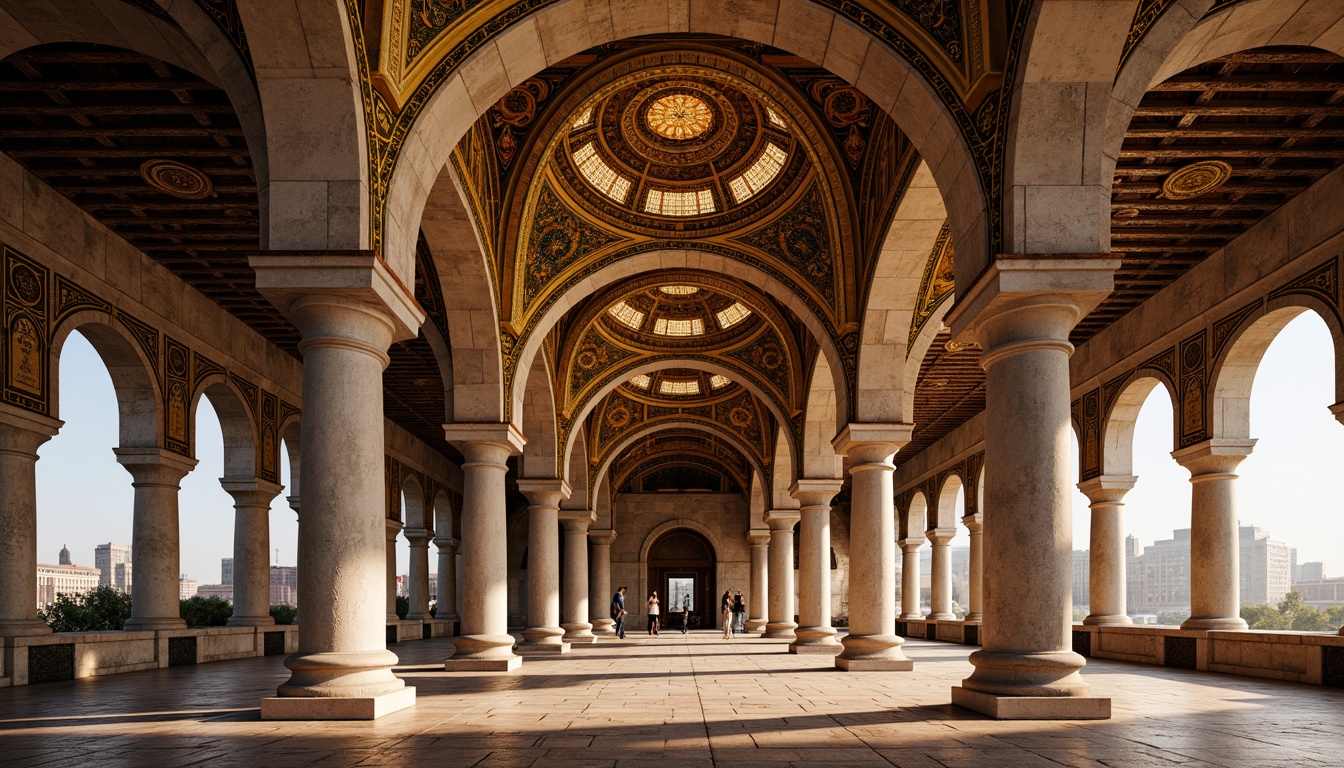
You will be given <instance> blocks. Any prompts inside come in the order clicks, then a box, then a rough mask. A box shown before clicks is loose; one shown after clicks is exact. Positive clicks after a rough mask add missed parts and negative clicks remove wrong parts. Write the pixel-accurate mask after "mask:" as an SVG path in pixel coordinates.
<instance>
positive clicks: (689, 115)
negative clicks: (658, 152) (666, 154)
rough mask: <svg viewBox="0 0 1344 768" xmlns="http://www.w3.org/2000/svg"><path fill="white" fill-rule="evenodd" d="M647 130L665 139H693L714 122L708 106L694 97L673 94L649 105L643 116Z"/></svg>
mask: <svg viewBox="0 0 1344 768" xmlns="http://www.w3.org/2000/svg"><path fill="white" fill-rule="evenodd" d="M645 119H646V120H647V121H648V123H649V129H650V130H652V131H653V132H654V133H656V134H658V135H659V136H662V137H663V138H665V139H672V140H673V141H686V140H687V139H694V138H696V137H697V136H699V135H700V134H702V133H704V132H705V131H707V130H709V126H710V125H711V124H712V123H713V122H714V113H713V112H712V111H710V109H709V105H708V104H706V103H705V102H703V101H701V100H700V99H697V98H696V97H694V96H691V95H689V94H685V93H674V94H672V95H670V96H664V97H662V98H661V99H658V100H657V101H655V102H653V104H650V105H649V111H648V113H647V114H646V116H645Z"/></svg>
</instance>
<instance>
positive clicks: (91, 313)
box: [47, 310, 164, 448]
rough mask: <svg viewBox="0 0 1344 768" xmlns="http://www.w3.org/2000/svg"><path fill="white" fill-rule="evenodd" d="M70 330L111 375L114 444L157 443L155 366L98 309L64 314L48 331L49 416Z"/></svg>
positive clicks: (56, 404) (55, 409)
mask: <svg viewBox="0 0 1344 768" xmlns="http://www.w3.org/2000/svg"><path fill="white" fill-rule="evenodd" d="M74 331H79V333H80V335H82V336H83V337H84V338H85V339H87V340H88V341H89V344H90V345H92V346H93V349H94V351H95V352H97V353H98V357H99V358H100V359H101V360H102V361H103V366H104V367H106V368H107V372H108V374H109V375H110V376H111V378H112V388H113V390H114V391H115V392H116V395H117V410H118V417H119V419H118V434H119V437H120V442H121V445H120V446H119V447H121V448H158V447H160V445H161V443H162V434H163V430H162V424H163V418H164V414H163V398H162V391H161V390H160V388H159V383H158V376H157V374H156V373H155V366H154V364H153V362H151V361H150V359H149V358H148V357H147V356H146V355H145V352H144V350H143V349H141V347H140V345H139V344H138V343H136V341H135V339H134V337H132V336H131V334H130V332H129V331H128V330H127V329H126V328H125V326H123V325H122V323H121V322H119V321H118V320H117V319H116V318H114V317H112V316H111V315H108V314H106V313H104V312H100V311H97V310H86V311H81V312H76V313H74V314H72V315H70V316H69V317H66V318H65V319H64V320H62V321H61V323H60V324H59V325H57V327H56V330H55V332H54V333H53V334H52V341H51V349H50V352H49V358H48V361H47V365H48V368H47V370H48V373H49V377H48V381H49V382H50V387H49V391H50V398H51V399H50V407H51V415H52V417H53V418H60V413H59V411H60V401H61V400H60V380H61V377H60V363H61V350H62V349H63V348H64V346H65V342H66V340H67V339H68V338H69V337H70V334H71V333H72V332H74Z"/></svg>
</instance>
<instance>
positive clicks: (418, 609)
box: [406, 528, 434, 621]
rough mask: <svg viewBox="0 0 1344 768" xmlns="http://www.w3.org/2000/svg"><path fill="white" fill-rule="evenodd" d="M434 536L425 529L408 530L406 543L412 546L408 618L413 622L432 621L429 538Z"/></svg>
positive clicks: (407, 587)
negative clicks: (430, 613)
mask: <svg viewBox="0 0 1344 768" xmlns="http://www.w3.org/2000/svg"><path fill="white" fill-rule="evenodd" d="M431 535H433V534H432V533H431V532H430V531H428V530H426V529H424V528H407V529H406V541H408V542H410V544H411V561H410V563H409V564H408V567H407V569H406V570H407V574H406V578H407V580H408V581H409V582H410V583H409V584H407V585H406V596H407V598H408V599H409V600H410V604H411V607H410V610H409V611H407V612H406V618H407V619H409V620H411V621H430V620H432V619H433V618H434V617H433V616H431V615H429V538H430V536H431Z"/></svg>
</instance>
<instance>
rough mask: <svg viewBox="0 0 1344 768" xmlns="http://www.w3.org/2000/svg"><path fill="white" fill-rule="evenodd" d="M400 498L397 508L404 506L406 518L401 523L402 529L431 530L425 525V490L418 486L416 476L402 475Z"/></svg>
mask: <svg viewBox="0 0 1344 768" xmlns="http://www.w3.org/2000/svg"><path fill="white" fill-rule="evenodd" d="M400 496H401V498H400V499H399V500H398V501H399V502H400V504H398V505H397V506H398V507H401V506H403V505H404V506H405V510H406V517H405V519H403V520H402V521H401V522H402V523H403V527H404V528H431V527H432V526H428V525H425V522H426V520H425V489H424V488H422V487H421V486H420V479H419V476H418V475H417V474H414V473H403V474H402V476H401V494H400Z"/></svg>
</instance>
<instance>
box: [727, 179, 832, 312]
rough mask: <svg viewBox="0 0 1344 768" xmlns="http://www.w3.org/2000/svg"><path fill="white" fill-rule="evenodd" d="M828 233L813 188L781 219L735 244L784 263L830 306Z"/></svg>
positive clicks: (817, 195)
mask: <svg viewBox="0 0 1344 768" xmlns="http://www.w3.org/2000/svg"><path fill="white" fill-rule="evenodd" d="M829 230H830V228H829V226H828V224H827V220H826V212H825V210H824V208H823V203H822V195H821V190H820V189H818V188H817V186H816V185H813V186H811V187H809V188H808V190H807V192H805V193H804V194H803V196H802V197H801V198H800V199H799V200H798V201H797V202H796V203H794V204H793V206H792V207H791V208H789V209H788V210H787V211H786V212H785V213H784V214H783V215H782V216H780V217H779V218H777V219H775V220H774V221H772V222H771V223H770V224H767V225H766V226H764V227H762V228H760V229H757V230H755V231H753V232H749V233H747V234H746V235H743V236H742V237H740V238H737V239H736V242H738V243H742V244H743V245H749V246H751V247H753V248H755V249H756V250H758V251H761V252H763V253H765V254H767V255H769V256H773V257H774V258H776V259H779V260H780V261H782V262H784V263H785V264H787V265H788V266H789V267H790V268H791V269H792V270H793V271H794V272H797V273H798V274H800V275H802V276H803V278H804V279H806V280H807V282H808V284H809V285H811V286H812V288H813V289H814V290H816V291H817V292H818V293H819V294H821V297H822V298H823V299H824V300H825V301H826V303H827V304H832V305H834V303H835V297H836V285H835V283H836V274H835V258H834V254H835V248H834V246H832V244H831V237H830V234H831V233H830V231H829Z"/></svg>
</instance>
